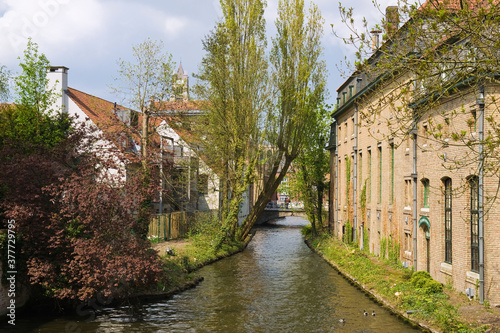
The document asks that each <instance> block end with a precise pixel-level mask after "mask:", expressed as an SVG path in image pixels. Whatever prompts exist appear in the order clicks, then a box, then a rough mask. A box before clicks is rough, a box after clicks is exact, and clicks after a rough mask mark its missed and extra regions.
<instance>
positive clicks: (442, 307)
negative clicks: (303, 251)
mask: <svg viewBox="0 0 500 333" xmlns="http://www.w3.org/2000/svg"><path fill="white" fill-rule="evenodd" d="M310 244H311V246H313V247H314V248H317V249H318V250H320V251H321V253H322V254H323V255H324V256H325V257H326V258H327V259H328V260H330V261H332V262H334V263H335V264H336V265H337V266H338V267H339V268H340V270H341V271H342V272H346V273H348V274H349V275H350V276H352V277H354V278H356V280H357V281H358V282H359V283H360V284H362V285H364V286H365V288H367V289H369V290H373V291H374V292H375V293H377V294H379V295H381V296H383V297H384V298H386V299H387V300H388V301H389V303H390V304H393V305H394V306H395V307H396V308H397V309H399V310H400V311H402V312H405V311H407V310H414V311H415V312H414V313H413V314H412V315H411V316H412V317H413V318H415V319H417V320H418V319H423V320H426V321H429V322H432V323H433V324H435V325H436V326H437V327H438V328H439V329H440V330H442V331H443V332H464V333H465V332H471V333H472V332H482V331H483V328H480V327H477V328H476V327H471V326H469V325H467V324H466V323H464V322H462V320H461V318H460V315H459V313H458V308H457V307H455V306H453V305H452V304H450V303H449V302H448V296H447V295H446V294H445V293H443V292H440V291H439V287H438V286H437V285H436V283H437V284H439V283H438V282H436V281H434V280H432V279H430V275H429V274H428V273H427V272H422V271H419V272H415V273H413V272H412V270H411V269H408V268H402V267H401V266H400V265H398V266H394V265H385V264H383V263H380V262H376V261H372V260H371V258H370V257H369V256H367V255H366V254H365V253H364V252H361V251H359V250H357V249H356V248H353V247H350V246H348V245H347V246H346V245H345V243H343V242H339V241H338V240H336V239H332V238H325V237H323V238H315V239H311V240H310ZM413 279H415V281H417V280H418V281H424V282H418V283H419V284H420V283H422V285H423V286H424V288H419V287H416V286H415V285H414V284H413V283H412V280H413ZM429 281H433V282H429ZM439 285H440V284H439ZM441 290H442V289H441Z"/></svg>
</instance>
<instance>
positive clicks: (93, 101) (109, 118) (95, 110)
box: [67, 87, 140, 151]
mask: <svg viewBox="0 0 500 333" xmlns="http://www.w3.org/2000/svg"><path fill="white" fill-rule="evenodd" d="M67 94H68V97H69V98H70V99H71V100H72V101H73V102H75V104H76V105H77V106H78V107H79V108H80V109H81V110H82V111H83V112H84V113H85V115H86V116H87V117H88V118H89V119H90V120H91V121H92V122H93V123H94V124H95V125H96V126H97V127H98V128H99V129H100V130H101V131H102V132H103V133H104V135H105V136H106V137H107V138H108V139H109V140H111V141H113V142H114V143H115V145H116V146H117V147H120V148H122V149H123V148H125V150H127V151H131V150H132V148H133V147H132V145H133V144H134V143H138V142H140V136H139V133H138V132H137V131H136V130H134V129H133V128H131V127H130V126H127V125H126V124H125V123H123V122H122V121H121V120H120V119H119V118H118V116H117V115H116V111H118V110H129V109H128V108H126V107H124V106H122V105H116V104H115V103H113V102H109V101H106V100H104V99H102V98H99V97H96V96H93V95H89V94H87V93H84V92H82V91H79V90H77V89H74V88H69V87H68V92H67ZM131 112H135V111H134V110H131Z"/></svg>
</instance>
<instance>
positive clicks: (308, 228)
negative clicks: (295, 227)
mask: <svg viewBox="0 0 500 333" xmlns="http://www.w3.org/2000/svg"><path fill="white" fill-rule="evenodd" d="M300 232H301V233H302V235H303V236H304V237H305V238H306V239H307V238H309V236H311V234H312V227H311V225H310V224H306V225H305V226H303V227H302V229H301V230H300Z"/></svg>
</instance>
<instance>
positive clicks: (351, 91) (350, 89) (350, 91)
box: [349, 86, 354, 98]
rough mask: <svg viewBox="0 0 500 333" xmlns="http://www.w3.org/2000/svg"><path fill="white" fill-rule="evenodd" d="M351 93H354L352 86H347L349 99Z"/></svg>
mask: <svg viewBox="0 0 500 333" xmlns="http://www.w3.org/2000/svg"><path fill="white" fill-rule="evenodd" d="M353 92H354V86H349V98H351V97H352V95H353Z"/></svg>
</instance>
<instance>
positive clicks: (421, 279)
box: [410, 271, 443, 294]
mask: <svg viewBox="0 0 500 333" xmlns="http://www.w3.org/2000/svg"><path fill="white" fill-rule="evenodd" d="M410 283H411V284H412V285H413V286H415V287H416V288H420V289H422V290H424V291H425V292H426V293H428V294H433V293H438V292H442V291H443V286H442V285H441V283H439V282H437V281H435V280H434V279H432V277H431V275H430V274H429V273H427V272H425V271H418V272H415V273H413V275H412V277H411V279H410Z"/></svg>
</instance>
